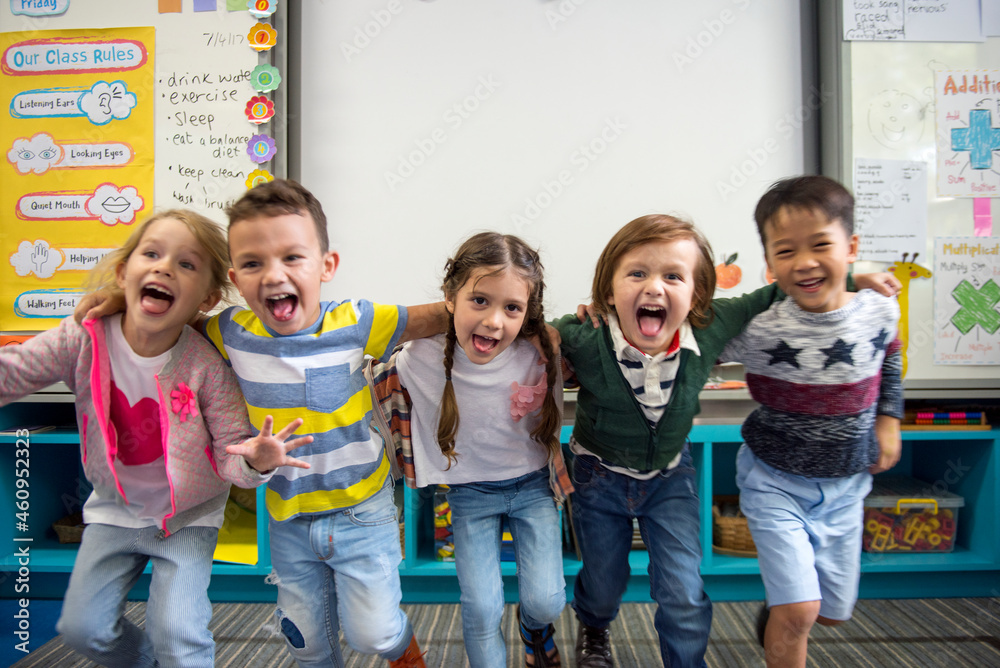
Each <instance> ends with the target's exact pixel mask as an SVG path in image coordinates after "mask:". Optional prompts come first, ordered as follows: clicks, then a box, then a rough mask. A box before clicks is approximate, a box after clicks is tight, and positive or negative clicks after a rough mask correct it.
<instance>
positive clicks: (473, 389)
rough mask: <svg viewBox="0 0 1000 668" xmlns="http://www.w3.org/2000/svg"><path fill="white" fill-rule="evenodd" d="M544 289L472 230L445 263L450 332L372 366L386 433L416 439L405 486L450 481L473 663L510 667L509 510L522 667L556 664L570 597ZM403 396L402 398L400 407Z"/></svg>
mask: <svg viewBox="0 0 1000 668" xmlns="http://www.w3.org/2000/svg"><path fill="white" fill-rule="evenodd" d="M544 287H545V284H544V281H543V280H542V264H541V262H540V261H539V257H538V253H537V252H535V251H534V250H532V249H531V248H530V247H528V246H527V244H525V243H524V241H522V240H521V239H519V238H517V237H514V236H511V235H503V234H498V233H493V232H484V233H480V234H476V235H475V236H473V237H471V238H469V239H468V240H467V241H465V243H463V244H462V245H461V247H460V248H459V249H458V252H457V253H456V254H455V256H454V257H453V258H452V259H450V260H448V263H447V264H446V266H445V278H444V283H443V285H442V290H443V291H444V295H445V304H446V306H447V309H448V313H449V314H450V315H449V321H450V322H449V327H448V333H447V334H443V335H438V336H436V337H431V338H427V339H419V340H415V341H410V342H409V343H407V344H406V345H405V346H404V347H403V348H402V349H401V350H400V351H398V352H397V353H396V354H395V355H394V356H393V358H392V360H390V362H389V363H388V364H386V365H381V366H379V367H378V368H376V370H375V386H376V395H377V396H378V397H379V399H380V401H381V403H382V405H383V411H382V412H383V414H384V415H385V416H386V417H388V418H389V422H390V425H391V426H390V430H391V431H392V432H394V435H395V436H397V437H398V436H399V435H400V434H401V433H402V434H406V435H408V436H409V438H410V439H411V440H412V456H411V453H410V451H409V449H408V447H407V445H406V444H403V445H401V449H402V451H403V452H402V456H400V457H399V459H400V460H401V462H402V464H403V468H404V471H405V473H406V477H407V481H408V483H409V484H411V485H413V486H416V487H425V486H428V485H438V484H440V485H448V486H449V490H448V502H449V505H450V506H451V515H452V525H453V531H454V542H455V567H456V570H457V572H458V580H459V585H460V586H461V591H462V594H461V601H462V629H463V637H464V642H465V647H466V653H467V654H468V656H469V662H470V664H471V665H472V666H473V668H483V667H493V666H506V665H507V659H506V650H505V648H504V643H503V638H502V636H501V633H500V624H501V618H502V615H503V605H504V592H503V581H502V578H501V569H500V533H501V521H502V518H503V517H504V516H507V518H508V521H509V525H510V532H511V535H512V537H513V539H514V554H515V559H516V561H517V577H518V592H519V600H520V604H519V606H518V615H517V617H518V620H517V621H518V626H519V629H520V634H521V638H522V639H523V641H524V643H525V664H526V665H527V666H559V665H560V663H559V650H558V649H557V647H556V644H555V639H554V632H555V629H554V627H553V625H552V622H554V621H555V620H556V619H557V618H558V617H559V614H560V613H561V612H562V609H563V606H564V605H565V602H566V593H565V581H564V578H563V570H562V545H561V541H560V530H559V513H558V509H557V503H561V502H562V500H563V499H564V498H565V494H566V493H568V492H569V491H570V487H569V479H568V476H567V475H566V473H565V467H564V466H563V462H562V456H561V454H560V446H559V440H558V431H559V428H560V425H561V423H562V378H561V374H560V372H559V364H560V362H559V359H558V348H557V346H558V344H556V345H553V342H552V341H551V340H550V339H549V334H548V332H547V330H546V324H545V321H544V319H543V310H542V303H543V291H544ZM536 345H537V349H536ZM539 351H544V353H545V354H544V357H543V356H542V355H541V354H540V352H539ZM542 359H544V360H545V365H544V366H542V365H541V362H540V360H542ZM393 384H394V385H393ZM389 385H393V387H394V388H395V389H399V390H402V391H401V392H393V391H391V390H389V389H386V388H387V386H389ZM401 397H406V398H407V399H408V401H405V400H404V401H403V402H402V406H400V405H399V404H400V398H401ZM390 403H392V404H393V405H392V407H391V408H389V407H387V406H388V404H390ZM407 411H408V413H407ZM407 420H408V421H409V429H406V428H405V427H403V426H402V425H403V424H404V423H405V422H406V421H407ZM397 442H399V439H397ZM560 474H561V475H560Z"/></svg>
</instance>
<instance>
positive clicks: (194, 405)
mask: <svg viewBox="0 0 1000 668" xmlns="http://www.w3.org/2000/svg"><path fill="white" fill-rule="evenodd" d="M170 410H172V411H173V412H174V413H179V414H180V416H181V417H180V420H181V422H184V421H186V420H187V417H188V415H190V416H191V417H196V416H197V415H198V400H197V399H196V398H195V396H194V392H193V391H192V390H191V388H190V387H188V386H187V384H185V383H178V384H177V389H176V390H174V391H173V392H171V393H170Z"/></svg>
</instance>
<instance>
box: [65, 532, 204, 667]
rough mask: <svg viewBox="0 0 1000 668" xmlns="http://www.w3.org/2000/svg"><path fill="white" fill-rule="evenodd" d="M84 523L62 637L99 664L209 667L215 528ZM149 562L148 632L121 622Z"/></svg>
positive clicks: (71, 576)
mask: <svg viewBox="0 0 1000 668" xmlns="http://www.w3.org/2000/svg"><path fill="white" fill-rule="evenodd" d="M158 534H159V529H157V528H156V527H146V528H143V529H127V528H124V527H116V526H111V525H109V524H90V525H88V526H87V528H86V529H85V530H84V532H83V542H82V543H81V545H80V549H79V551H78V552H77V555H76V563H75V564H74V565H73V573H72V575H70V578H69V588H68V589H67V590H66V597H65V598H64V600H63V608H62V615H61V616H60V618H59V622H58V624H57V625H56V629H57V630H58V631H59V633H60V634H62V636H63V641H64V642H65V643H66V644H67V645H69V646H70V647H72V648H73V649H75V650H76V651H77V652H79V653H80V654H83V655H84V656H86V657H87V658H89V659H91V660H92V661H96V662H97V663H99V664H101V665H104V666H153V665H157V666H161V667H162V668H167V667H174V666H176V667H177V668H188V667H189V666H190V667H192V668H194V667H198V666H202V667H204V668H211V667H212V666H213V665H214V664H215V641H214V640H213V639H212V633H211V631H209V630H208V622H209V621H210V620H211V619H212V603H211V601H209V600H208V581H209V579H210V578H211V576H212V553H213V552H214V551H215V544H216V542H217V541H218V538H219V530H218V529H213V528H212V527H185V528H183V529H181V530H179V531H177V532H176V533H174V534H171V535H170V536H168V537H166V538H164V539H160V538H158V537H157V535H158ZM150 560H152V562H153V576H152V580H151V582H150V585H149V602H148V603H147V604H146V630H145V631H143V630H142V629H140V628H139V627H138V626H136V625H135V624H133V623H132V622H130V621H128V620H127V619H125V616H124V613H125V597H126V596H127V595H128V592H129V590H130V589H131V588H132V585H134V584H135V582H136V580H138V579H139V576H140V575H142V570H143V568H145V567H146V563H147V562H149V561H150Z"/></svg>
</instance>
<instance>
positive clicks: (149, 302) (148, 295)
mask: <svg viewBox="0 0 1000 668" xmlns="http://www.w3.org/2000/svg"><path fill="white" fill-rule="evenodd" d="M173 303H174V296H173V295H172V294H171V293H170V292H169V291H168V290H167V289H166V288H161V287H160V286H157V285H147V286H145V287H144V288H143V289H142V290H141V291H140V292H139V304H140V306H142V309H143V310H144V311H146V312H147V313H152V314H154V315H161V314H163V313H166V312H167V309H169V308H170V306H171V305H172V304H173Z"/></svg>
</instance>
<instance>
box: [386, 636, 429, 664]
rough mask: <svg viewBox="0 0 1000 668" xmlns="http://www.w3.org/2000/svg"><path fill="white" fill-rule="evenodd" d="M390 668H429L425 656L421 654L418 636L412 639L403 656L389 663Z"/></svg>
mask: <svg viewBox="0 0 1000 668" xmlns="http://www.w3.org/2000/svg"><path fill="white" fill-rule="evenodd" d="M389 668H427V664H426V663H424V655H423V654H421V653H420V647H419V646H418V645H417V637H416V636H413V637H412V638H410V644H409V645H407V647H406V651H405V652H403V656H401V657H399V658H398V659H396V660H395V661H390V662H389Z"/></svg>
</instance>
